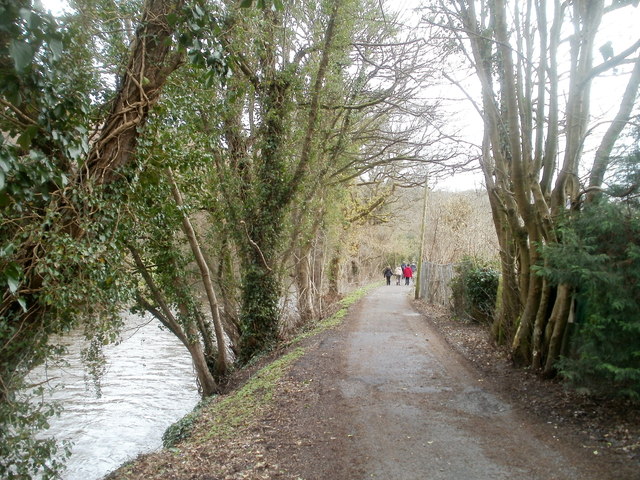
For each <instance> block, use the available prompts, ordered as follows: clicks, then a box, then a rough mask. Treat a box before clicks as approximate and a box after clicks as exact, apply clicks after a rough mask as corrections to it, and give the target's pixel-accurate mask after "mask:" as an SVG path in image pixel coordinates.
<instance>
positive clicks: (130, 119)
mask: <svg viewBox="0 0 640 480" xmlns="http://www.w3.org/2000/svg"><path fill="white" fill-rule="evenodd" d="M183 4H184V0H145V5H144V10H143V14H142V19H141V21H140V26H139V27H138V30H137V31H136V36H135V39H134V41H133V43H132V45H131V48H130V55H129V60H128V62H127V65H126V68H125V69H124V74H123V75H122V78H121V79H120V81H119V82H118V83H119V85H121V87H120V90H119V91H118V93H117V95H116V98H115V99H114V100H113V102H112V107H111V112H110V113H109V115H108V116H107V118H106V119H105V121H104V123H103V124H102V128H101V129H100V135H99V137H98V139H97V140H96V141H95V143H94V144H93V145H92V147H91V151H90V152H89V156H88V158H87V162H86V164H85V167H84V168H83V170H82V172H81V175H82V176H83V177H90V178H93V179H95V180H96V181H97V182H98V183H104V182H108V181H111V180H114V179H115V178H116V176H115V175H116V170H117V169H118V168H120V167H122V166H123V165H126V164H127V163H129V161H130V159H131V157H132V155H133V153H134V151H135V148H136V143H137V140H138V137H139V136H140V128H141V127H142V126H143V125H144V123H145V121H146V119H147V117H148V115H149V111H150V109H151V107H153V105H154V104H155V103H156V102H157V101H158V98H159V97H160V92H161V91H162V87H163V86H164V84H165V82H166V81H167V78H168V76H169V74H171V73H172V72H173V71H174V70H175V69H176V68H178V66H179V65H180V63H181V62H182V59H183V57H182V54H180V53H178V52H177V51H174V50H173V46H174V41H173V37H174V35H175V31H174V29H173V28H172V27H171V26H170V25H171V24H172V23H171V22H169V21H168V20H167V17H168V16H170V15H179V14H180V10H181V8H182V5H183Z"/></svg>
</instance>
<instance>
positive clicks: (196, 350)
mask: <svg viewBox="0 0 640 480" xmlns="http://www.w3.org/2000/svg"><path fill="white" fill-rule="evenodd" d="M129 251H130V252H131V255H132V256H133V259H134V262H135V264H136V267H137V268H138V272H139V273H140V275H142V278H143V279H144V281H145V283H146V284H147V287H148V288H149V291H150V292H151V296H152V297H153V299H154V301H155V302H156V304H157V305H158V306H159V307H160V310H157V309H156V308H155V307H153V306H152V305H151V304H150V303H149V302H147V301H146V300H144V298H142V297H141V296H140V295H139V296H138V301H139V302H140V303H141V304H142V306H143V307H144V308H145V309H146V310H147V311H148V312H149V313H151V314H152V315H153V316H154V317H156V318H157V319H158V320H159V321H160V322H161V323H162V324H163V325H164V326H165V327H167V328H168V329H169V330H170V331H171V332H172V333H173V334H174V335H175V336H176V337H177V338H178V339H179V340H180V341H181V342H182V344H183V345H184V346H185V347H186V348H187V350H188V351H189V354H190V355H191V359H192V361H193V365H194V368H195V370H196V375H197V376H198V382H199V383H200V387H201V388H202V394H203V395H204V396H210V395H213V394H214V393H217V392H218V391H219V388H218V384H217V383H216V381H215V379H214V378H213V376H212V375H211V371H210V370H209V366H208V365H207V359H206V357H205V355H204V352H203V351H202V347H201V345H200V340H199V338H198V332H197V330H196V329H195V328H194V326H193V325H191V326H187V327H186V328H187V330H186V331H185V330H184V329H183V328H182V326H181V325H180V322H178V319H176V318H175V316H174V315H173V312H172V311H171V308H169V305H168V303H167V302H166V300H165V298H164V295H162V292H161V291H160V289H159V288H158V287H157V286H156V284H155V282H154V281H153V277H152V276H151V274H150V273H149V270H148V269H147V267H146V265H145V264H144V262H143V260H142V257H141V256H140V254H139V252H138V251H137V249H136V248H135V247H133V246H132V245H129Z"/></svg>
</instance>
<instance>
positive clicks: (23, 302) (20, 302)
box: [18, 297, 27, 313]
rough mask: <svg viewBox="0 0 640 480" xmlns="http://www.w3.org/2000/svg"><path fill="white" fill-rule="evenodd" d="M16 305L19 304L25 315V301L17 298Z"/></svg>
mask: <svg viewBox="0 0 640 480" xmlns="http://www.w3.org/2000/svg"><path fill="white" fill-rule="evenodd" d="M18 303H19V304H20V306H21V307H22V311H23V312H24V313H27V302H26V301H25V299H24V298H22V297H21V298H19V299H18Z"/></svg>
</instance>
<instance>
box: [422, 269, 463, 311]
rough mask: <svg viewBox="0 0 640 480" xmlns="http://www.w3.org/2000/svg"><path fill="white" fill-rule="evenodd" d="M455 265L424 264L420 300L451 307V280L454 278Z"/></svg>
mask: <svg viewBox="0 0 640 480" xmlns="http://www.w3.org/2000/svg"><path fill="white" fill-rule="evenodd" d="M453 267H454V264H453V263H449V264H447V265H438V264H437V263H431V262H423V263H422V270H421V272H420V273H421V274H420V278H419V279H418V281H419V285H418V288H419V290H418V292H419V296H420V298H422V299H423V300H425V301H427V302H429V303H434V304H437V305H444V306H445V307H449V306H450V305H451V296H452V292H451V279H452V278H453V274H454V271H453Z"/></svg>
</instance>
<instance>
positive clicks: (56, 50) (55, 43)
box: [49, 38, 63, 61]
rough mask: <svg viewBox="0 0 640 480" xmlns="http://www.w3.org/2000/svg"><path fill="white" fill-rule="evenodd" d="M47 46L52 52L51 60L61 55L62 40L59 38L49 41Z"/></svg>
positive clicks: (55, 59)
mask: <svg viewBox="0 0 640 480" xmlns="http://www.w3.org/2000/svg"><path fill="white" fill-rule="evenodd" d="M49 48H50V49H51V53H52V54H53V60H54V61H57V60H58V59H59V58H60V57H61V56H62V49H63V46H62V42H61V41H60V40H59V39H57V38H54V39H53V40H51V42H50V43H49Z"/></svg>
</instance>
